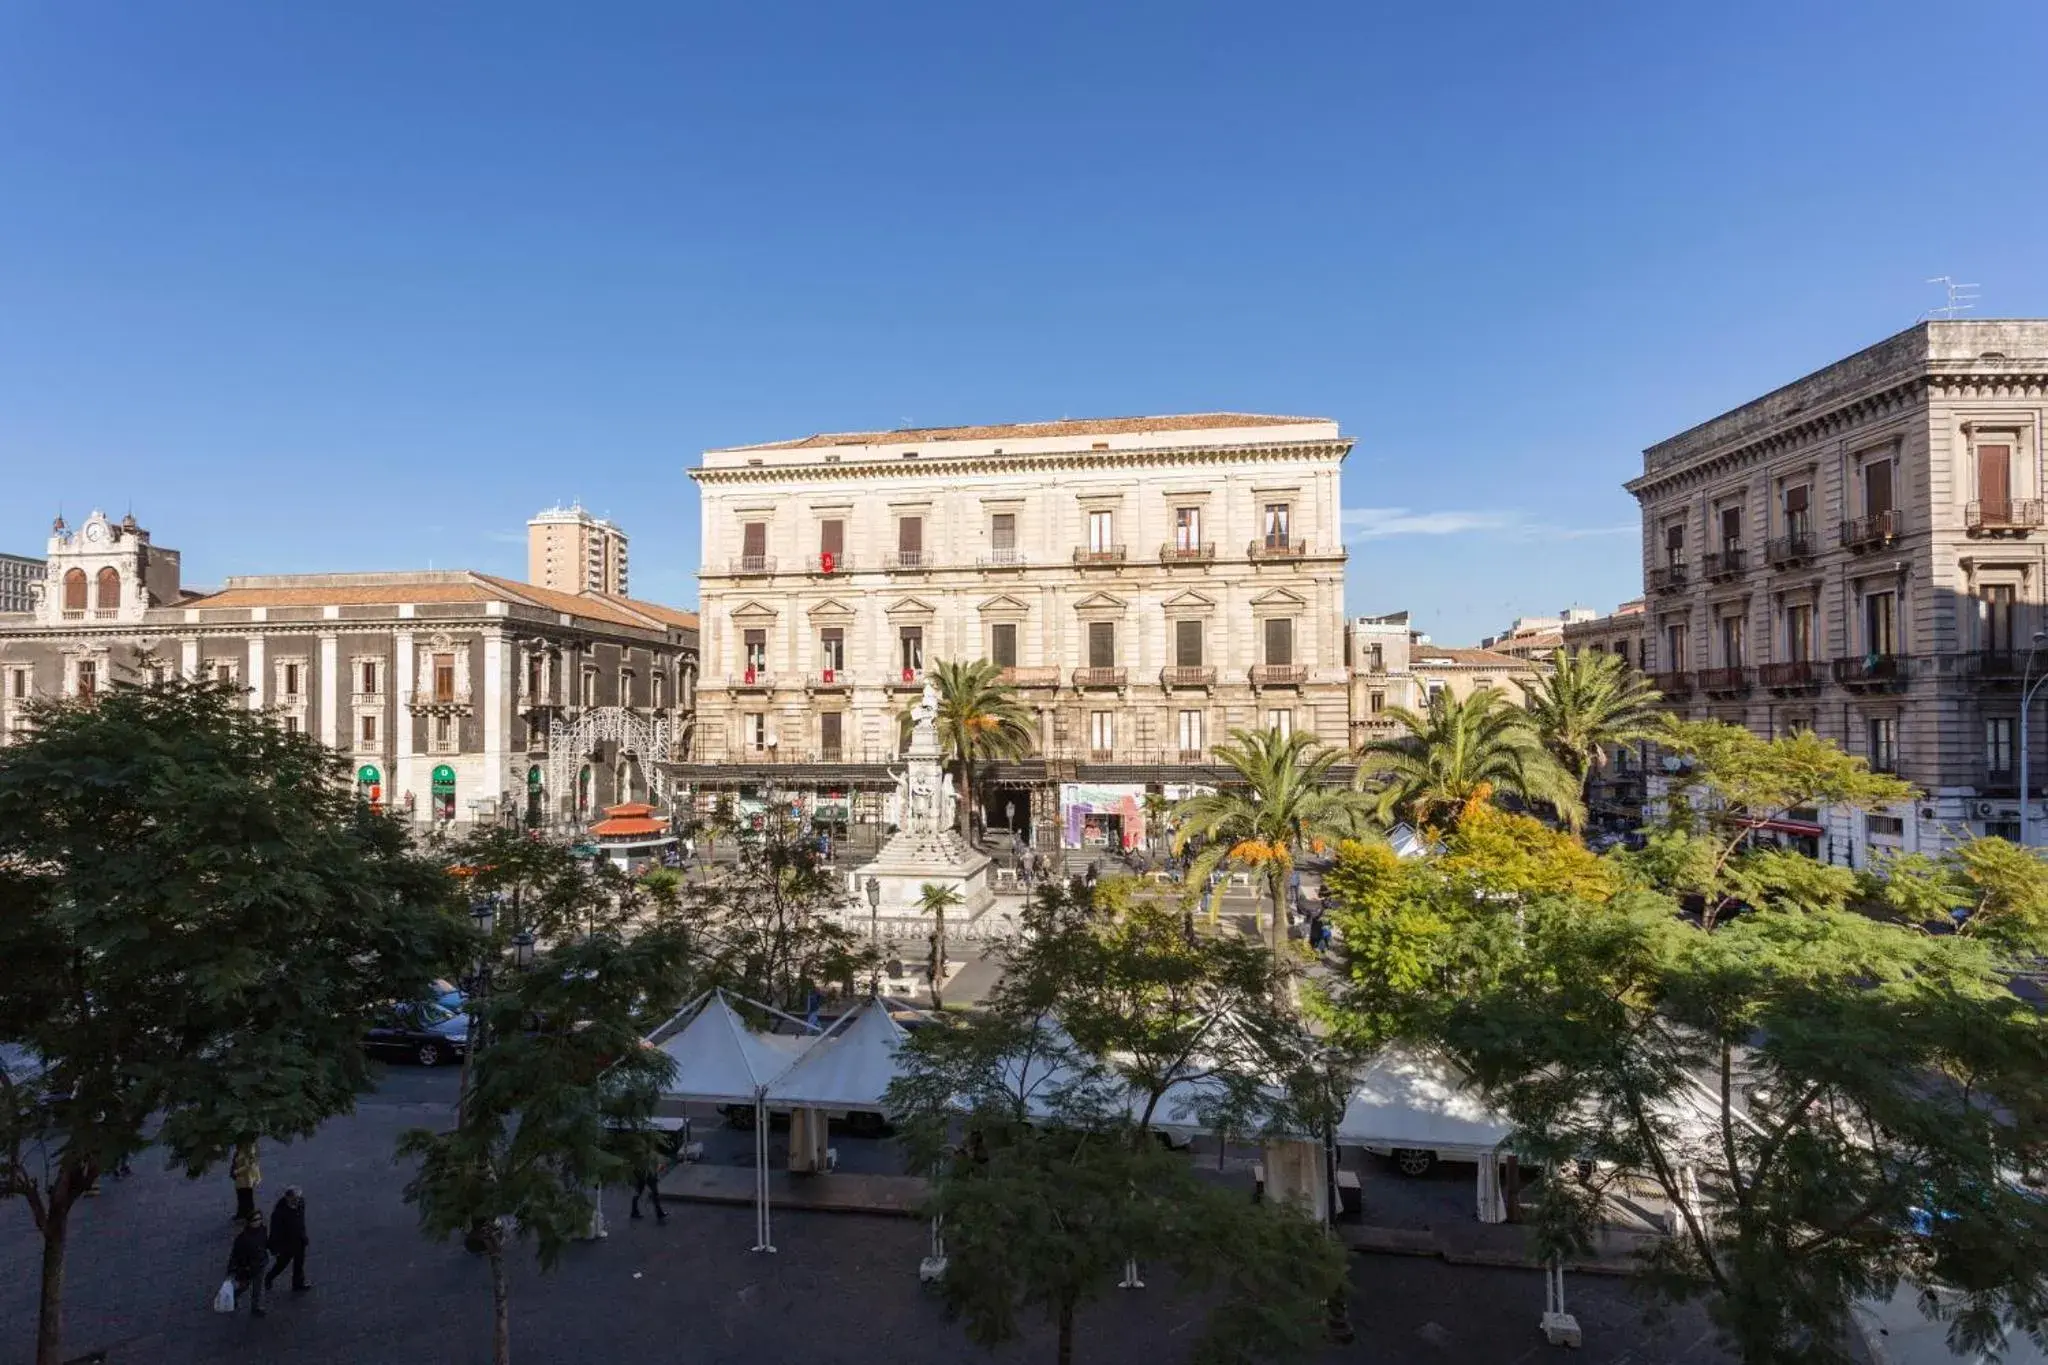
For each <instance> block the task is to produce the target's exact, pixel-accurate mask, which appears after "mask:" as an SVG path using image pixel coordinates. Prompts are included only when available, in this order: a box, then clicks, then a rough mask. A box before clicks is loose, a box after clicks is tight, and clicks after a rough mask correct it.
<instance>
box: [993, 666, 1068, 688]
mask: <svg viewBox="0 0 2048 1365" xmlns="http://www.w3.org/2000/svg"><path fill="white" fill-rule="evenodd" d="M1002 680H1003V685H1004V686H1006V687H1058V686H1059V685H1060V671H1059V669H1057V668H1006V669H1004V670H1003V674H1002Z"/></svg>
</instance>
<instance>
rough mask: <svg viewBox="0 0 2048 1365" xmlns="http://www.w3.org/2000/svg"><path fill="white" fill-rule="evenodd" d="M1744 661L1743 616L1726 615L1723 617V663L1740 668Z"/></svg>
mask: <svg viewBox="0 0 2048 1365" xmlns="http://www.w3.org/2000/svg"><path fill="white" fill-rule="evenodd" d="M1742 662H1743V660H1742V618H1741V617H1740V616H1724V617H1722V618H1721V665H1722V667H1724V668H1740V667H1742Z"/></svg>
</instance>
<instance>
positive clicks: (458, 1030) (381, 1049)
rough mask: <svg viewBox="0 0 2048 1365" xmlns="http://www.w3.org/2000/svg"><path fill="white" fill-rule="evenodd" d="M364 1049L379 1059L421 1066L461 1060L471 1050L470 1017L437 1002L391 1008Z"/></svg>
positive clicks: (375, 1024) (375, 1025)
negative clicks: (403, 1061) (469, 1048)
mask: <svg viewBox="0 0 2048 1365" xmlns="http://www.w3.org/2000/svg"><path fill="white" fill-rule="evenodd" d="M363 1047H364V1048H365V1049H366V1050H368V1051H369V1052H370V1053H371V1054H373V1055H375V1056H380V1057H389V1058H394V1059H404V1060H407V1061H414V1062H418V1063H419V1064H420V1065H421V1066H439V1065H440V1064H441V1063H443V1062H453V1061H460V1060H461V1059H462V1054H463V1053H464V1052H465V1051H466V1050H467V1049H468V1047H469V1016H468V1015H466V1014H463V1013H461V1012H459V1011H457V1010H451V1009H449V1008H447V1007H446V1006H445V1005H442V1004H441V1003H440V1002H439V1001H437V1000H420V1001H414V1002H412V1003H410V1004H397V1005H391V1006H388V1007H387V1008H386V1009H384V1010H383V1011H382V1012H381V1013H379V1014H378V1016H377V1018H376V1019H375V1021H374V1022H372V1023H371V1025H370V1031H369V1032H368V1033H367V1034H365V1035H364V1036H363Z"/></svg>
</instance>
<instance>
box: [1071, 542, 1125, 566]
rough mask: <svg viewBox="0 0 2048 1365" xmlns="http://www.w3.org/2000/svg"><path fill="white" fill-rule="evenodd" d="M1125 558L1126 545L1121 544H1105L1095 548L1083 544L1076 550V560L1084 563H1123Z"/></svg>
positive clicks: (1078, 562)
mask: <svg viewBox="0 0 2048 1365" xmlns="http://www.w3.org/2000/svg"><path fill="white" fill-rule="evenodd" d="M1124 558H1125V555H1124V547H1123V546H1121V545H1103V546H1099V547H1097V548H1094V549H1090V548H1088V547H1086V546H1082V547H1081V548H1079V549H1076V550H1075V551H1074V562H1075V563H1076V564H1082V565H1088V564H1112V565H1114V564H1121V563H1123V562H1124Z"/></svg>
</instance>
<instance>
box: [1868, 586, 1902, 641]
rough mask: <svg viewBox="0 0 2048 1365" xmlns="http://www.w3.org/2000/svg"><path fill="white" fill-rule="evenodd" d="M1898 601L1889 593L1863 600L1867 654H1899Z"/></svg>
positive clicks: (1878, 593)
mask: <svg viewBox="0 0 2048 1365" xmlns="http://www.w3.org/2000/svg"><path fill="white" fill-rule="evenodd" d="M1897 600H1898V599H1897V598H1895V597H1894V596H1893V595H1892V594H1891V593H1888V592H1874V593H1872V594H1870V595H1869V596H1868V597H1866V598H1864V599H1863V650H1864V652H1865V653H1866V654H1896V653H1898V652H1899V650H1898V645H1899V641H1898V633H1897V632H1898V625H1897V618H1896V616H1895V615H1894V607H1895V604H1896V603H1897Z"/></svg>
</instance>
